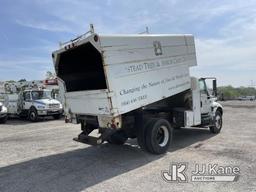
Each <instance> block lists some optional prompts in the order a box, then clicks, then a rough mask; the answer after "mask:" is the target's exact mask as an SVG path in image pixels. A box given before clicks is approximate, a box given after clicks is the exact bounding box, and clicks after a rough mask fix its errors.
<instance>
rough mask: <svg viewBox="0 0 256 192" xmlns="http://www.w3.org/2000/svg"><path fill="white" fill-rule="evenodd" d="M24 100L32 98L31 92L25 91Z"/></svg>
mask: <svg viewBox="0 0 256 192" xmlns="http://www.w3.org/2000/svg"><path fill="white" fill-rule="evenodd" d="M24 100H25V101H29V100H31V98H30V92H25V93H24Z"/></svg>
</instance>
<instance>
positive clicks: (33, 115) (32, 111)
mask: <svg viewBox="0 0 256 192" xmlns="http://www.w3.org/2000/svg"><path fill="white" fill-rule="evenodd" d="M28 119H29V120H30V121H32V122H36V121H37V119H38V114H37V111H36V109H30V110H29V113H28Z"/></svg>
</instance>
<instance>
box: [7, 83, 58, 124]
mask: <svg viewBox="0 0 256 192" xmlns="http://www.w3.org/2000/svg"><path fill="white" fill-rule="evenodd" d="M5 91H6V94H7V96H8V104H7V108H8V115H10V116H19V117H25V118H28V119H29V120H30V121H37V120H38V118H39V117H44V116H53V117H54V119H59V118H60V117H61V115H62V114H63V107H62V104H61V103H60V102H59V101H57V100H55V99H53V98H52V91H51V90H48V89H44V88H43V87H42V84H41V83H38V82H34V81H33V82H27V81H25V82H14V83H6V84H5Z"/></svg>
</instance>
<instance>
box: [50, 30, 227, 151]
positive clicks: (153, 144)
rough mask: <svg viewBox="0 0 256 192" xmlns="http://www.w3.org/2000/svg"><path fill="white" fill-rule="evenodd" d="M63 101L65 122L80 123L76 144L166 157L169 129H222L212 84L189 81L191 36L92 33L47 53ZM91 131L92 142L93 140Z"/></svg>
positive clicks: (202, 80)
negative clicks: (132, 145)
mask: <svg viewBox="0 0 256 192" xmlns="http://www.w3.org/2000/svg"><path fill="white" fill-rule="evenodd" d="M52 58H53V62H54V66H55V70H56V74H57V76H58V79H59V81H60V84H61V87H62V89H63V94H64V98H65V104H64V108H65V113H66V122H71V123H80V124H81V129H82V132H81V134H80V135H78V137H76V138H74V140H75V141H78V142H82V143H86V144H92V145H98V144H101V143H103V142H104V141H107V142H109V143H111V144H124V143H125V142H126V140H127V139H128V138H137V141H138V145H139V146H140V147H141V148H142V149H144V150H146V151H148V152H150V153H154V154H162V153H165V152H166V151H167V149H168V147H169V145H170V144H171V141H172V137H173V129H174V128H175V129H178V128H180V127H205V128H209V129H210V131H211V132H212V133H219V132H220V130H221V128H222V115H223V109H222V106H221V105H220V104H219V103H217V102H216V95H217V91H216V90H217V89H216V79H215V78H213V81H212V83H213V90H211V92H212V94H210V92H209V90H208V89H207V86H206V83H205V78H200V79H197V78H194V77H190V72H189V68H190V67H193V66H196V65H197V61H196V52H195V44H194V38H193V36H192V35H168V34H161V35H159V34H155V35H154V34H139V35H101V34H97V33H95V32H94V30H93V29H91V30H90V31H89V32H87V33H86V34H84V35H82V36H80V37H78V38H76V39H73V40H71V41H69V42H66V43H64V44H61V46H60V49H59V50H56V51H54V52H53V53H52ZM95 130H96V132H97V135H96V136H95V135H94V134H93V133H95Z"/></svg>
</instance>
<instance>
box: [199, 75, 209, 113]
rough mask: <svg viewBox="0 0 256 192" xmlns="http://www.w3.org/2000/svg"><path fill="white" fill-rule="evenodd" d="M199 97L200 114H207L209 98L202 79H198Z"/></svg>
mask: <svg viewBox="0 0 256 192" xmlns="http://www.w3.org/2000/svg"><path fill="white" fill-rule="evenodd" d="M199 86H200V99H201V101H200V102H201V114H208V113H210V112H211V100H210V94H209V92H208V89H207V86H206V83H205V80H204V79H199Z"/></svg>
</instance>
